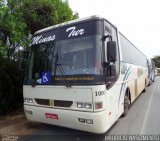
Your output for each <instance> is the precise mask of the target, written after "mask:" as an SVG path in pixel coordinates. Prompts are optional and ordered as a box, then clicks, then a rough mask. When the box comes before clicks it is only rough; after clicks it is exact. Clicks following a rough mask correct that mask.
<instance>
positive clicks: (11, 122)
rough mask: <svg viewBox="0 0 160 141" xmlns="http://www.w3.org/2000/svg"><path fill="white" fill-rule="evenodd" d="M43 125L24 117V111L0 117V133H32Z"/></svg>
mask: <svg viewBox="0 0 160 141" xmlns="http://www.w3.org/2000/svg"><path fill="white" fill-rule="evenodd" d="M42 126H43V125H42V124H40V123H33V122H30V121H28V120H27V119H26V117H25V115H24V112H18V113H13V114H10V115H8V116H3V117H0V135H5V136H7V135H9V136H11V135H13V136H24V135H30V134H33V133H34V132H35V131H36V130H37V129H39V128H41V127H42Z"/></svg>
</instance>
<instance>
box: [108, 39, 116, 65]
mask: <svg viewBox="0 0 160 141" xmlns="http://www.w3.org/2000/svg"><path fill="white" fill-rule="evenodd" d="M116 54H117V51H116V42H115V41H108V42H107V61H108V62H115V61H116V60H117V57H116Z"/></svg>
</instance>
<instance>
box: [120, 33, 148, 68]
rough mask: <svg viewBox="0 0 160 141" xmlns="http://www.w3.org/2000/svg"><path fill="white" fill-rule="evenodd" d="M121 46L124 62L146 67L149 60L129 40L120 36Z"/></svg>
mask: <svg viewBox="0 0 160 141" xmlns="http://www.w3.org/2000/svg"><path fill="white" fill-rule="evenodd" d="M120 44H121V50H122V57H123V61H124V62H127V63H132V64H135V65H140V66H146V65H147V58H146V56H145V55H144V54H143V53H142V52H141V51H139V50H138V49H137V48H136V47H135V46H134V45H133V44H132V43H131V42H130V41H129V40H127V39H126V38H125V37H124V36H123V35H122V34H120Z"/></svg>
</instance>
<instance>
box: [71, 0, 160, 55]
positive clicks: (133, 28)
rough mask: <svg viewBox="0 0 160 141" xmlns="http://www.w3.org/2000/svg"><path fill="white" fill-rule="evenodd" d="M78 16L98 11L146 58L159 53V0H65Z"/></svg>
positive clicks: (98, 13)
mask: <svg viewBox="0 0 160 141" xmlns="http://www.w3.org/2000/svg"><path fill="white" fill-rule="evenodd" d="M68 2H69V5H70V7H71V9H72V10H73V11H74V12H78V13H79V17H80V18H84V17H88V16H92V15H98V16H100V17H104V18H106V19H107V20H109V21H110V22H111V23H112V24H114V25H116V26H117V28H118V29H119V31H120V32H122V33H123V34H124V35H125V36H126V37H127V38H128V39H129V40H130V41H131V42H132V43H133V44H134V45H135V46H136V47H137V48H139V49H140V50H141V51H142V52H143V53H144V54H145V55H146V56H147V57H148V58H152V57H154V56H156V55H160V36H159V34H160V0H68Z"/></svg>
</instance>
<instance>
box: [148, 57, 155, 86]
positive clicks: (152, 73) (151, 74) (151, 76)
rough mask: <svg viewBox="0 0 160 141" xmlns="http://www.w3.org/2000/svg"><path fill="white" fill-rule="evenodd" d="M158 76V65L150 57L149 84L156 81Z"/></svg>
mask: <svg viewBox="0 0 160 141" xmlns="http://www.w3.org/2000/svg"><path fill="white" fill-rule="evenodd" d="M155 76H156V67H155V63H154V61H153V60H152V59H148V85H151V83H152V82H154V80H155Z"/></svg>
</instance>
